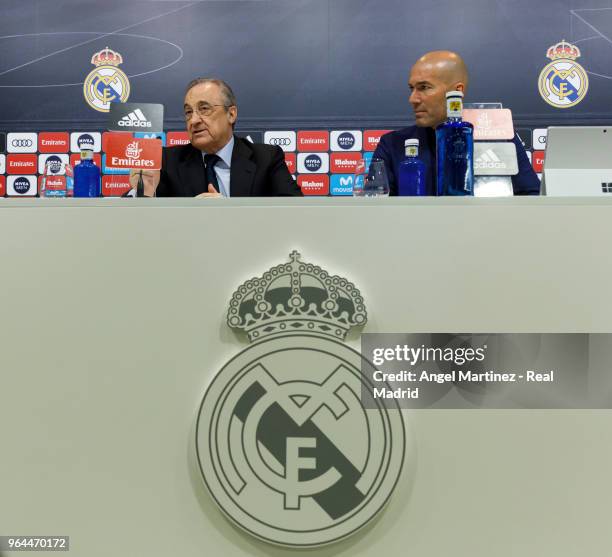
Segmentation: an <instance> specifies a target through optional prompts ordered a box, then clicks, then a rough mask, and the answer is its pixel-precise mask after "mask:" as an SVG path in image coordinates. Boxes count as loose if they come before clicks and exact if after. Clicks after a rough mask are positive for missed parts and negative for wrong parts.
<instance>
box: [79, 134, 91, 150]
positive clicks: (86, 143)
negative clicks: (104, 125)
mask: <svg viewBox="0 0 612 557" xmlns="http://www.w3.org/2000/svg"><path fill="white" fill-rule="evenodd" d="M77 145H78V146H79V149H80V150H81V151H82V150H83V149H87V148H90V149H91V150H92V151H93V148H94V138H93V137H91V135H89V134H88V133H84V134H83V135H81V136H79V138H78V139H77Z"/></svg>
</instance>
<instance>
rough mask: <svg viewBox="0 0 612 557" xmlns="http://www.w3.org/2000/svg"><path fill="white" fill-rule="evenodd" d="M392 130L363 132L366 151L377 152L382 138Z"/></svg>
mask: <svg viewBox="0 0 612 557" xmlns="http://www.w3.org/2000/svg"><path fill="white" fill-rule="evenodd" d="M389 131H390V130H366V131H364V132H363V143H364V145H363V149H364V151H375V150H376V147H378V142H379V141H380V138H381V137H382V136H383V135H385V134H386V133H389Z"/></svg>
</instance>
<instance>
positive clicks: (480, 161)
mask: <svg viewBox="0 0 612 557" xmlns="http://www.w3.org/2000/svg"><path fill="white" fill-rule="evenodd" d="M474 166H475V168H499V169H504V168H506V163H504V162H502V161H501V159H500V158H499V157H498V156H497V155H496V154H495V152H494V151H493V149H487V150H486V151H485V152H484V153H483V154H482V155H480V156H479V157H478V158H477V159H476V160H475V161H474Z"/></svg>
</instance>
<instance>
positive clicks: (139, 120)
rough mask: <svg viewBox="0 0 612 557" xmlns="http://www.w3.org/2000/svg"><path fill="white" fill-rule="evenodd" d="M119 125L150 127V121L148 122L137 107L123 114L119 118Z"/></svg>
mask: <svg viewBox="0 0 612 557" xmlns="http://www.w3.org/2000/svg"><path fill="white" fill-rule="evenodd" d="M118 123H119V125H120V126H136V127H138V128H150V127H151V122H149V121H148V120H147V119H146V118H145V115H144V114H143V113H142V110H140V108H137V109H136V110H134V111H133V112H130V113H129V114H127V115H125V116H124V117H123V118H121V120H119V122H118Z"/></svg>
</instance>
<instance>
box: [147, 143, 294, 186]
mask: <svg viewBox="0 0 612 557" xmlns="http://www.w3.org/2000/svg"><path fill="white" fill-rule="evenodd" d="M207 191H208V184H207V183H206V171H205V169H204V161H203V160H202V151H200V150H198V149H196V148H195V147H193V146H192V145H191V144H188V145H180V146H177V147H165V148H164V150H163V153H162V169H161V177H160V181H159V185H158V186H157V191H156V195H157V197H194V196H196V195H198V194H200V193H204V192H207ZM230 195H231V197H245V196H277V195H302V191H301V190H300V188H299V186H298V185H297V184H296V183H295V180H294V179H293V178H292V177H291V174H289V169H288V168H287V165H286V164H285V156H284V154H283V151H282V150H281V148H280V147H277V146H274V145H262V144H258V143H251V142H250V141H247V140H246V139H241V138H239V137H236V136H234V150H233V151H232V164H231V170H230Z"/></svg>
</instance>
